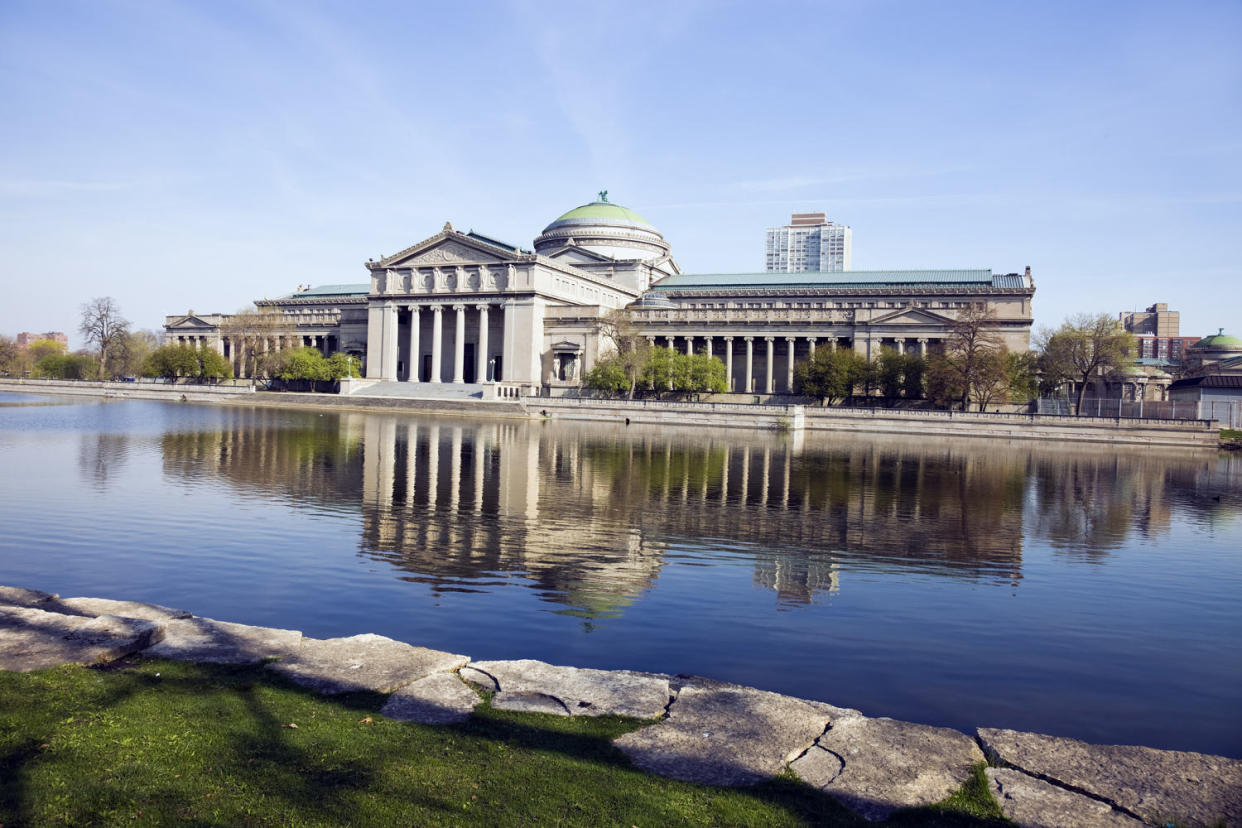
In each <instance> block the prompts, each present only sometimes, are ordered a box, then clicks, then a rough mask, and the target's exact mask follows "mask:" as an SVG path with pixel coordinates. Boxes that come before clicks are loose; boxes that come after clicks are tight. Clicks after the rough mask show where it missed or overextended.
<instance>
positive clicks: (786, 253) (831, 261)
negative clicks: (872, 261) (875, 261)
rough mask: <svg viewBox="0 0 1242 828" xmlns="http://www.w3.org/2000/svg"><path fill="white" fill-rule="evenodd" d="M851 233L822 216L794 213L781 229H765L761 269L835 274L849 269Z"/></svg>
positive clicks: (844, 227) (778, 271)
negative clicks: (765, 238) (765, 237)
mask: <svg viewBox="0 0 1242 828" xmlns="http://www.w3.org/2000/svg"><path fill="white" fill-rule="evenodd" d="M852 244H853V231H852V230H851V229H850V228H849V227H847V226H845V225H844V224H834V223H833V222H831V221H828V216H827V215H826V214H824V213H794V214H793V217H792V218H791V219H790V222H789V224H787V225H785V226H784V227H769V228H768V231H767V244H766V246H765V253H764V270H767V271H770V272H777V273H839V272H841V271H843V270H849V269H850V261H851V257H852V255H853V254H852V249H851V248H852Z"/></svg>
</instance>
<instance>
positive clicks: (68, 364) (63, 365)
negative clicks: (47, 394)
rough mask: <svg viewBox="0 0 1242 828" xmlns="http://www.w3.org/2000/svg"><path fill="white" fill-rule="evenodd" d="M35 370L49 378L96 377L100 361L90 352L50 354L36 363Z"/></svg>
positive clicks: (38, 374)
mask: <svg viewBox="0 0 1242 828" xmlns="http://www.w3.org/2000/svg"><path fill="white" fill-rule="evenodd" d="M34 372H35V374H36V375H37V376H40V377H47V378H49V379H71V380H85V379H95V378H96V377H98V376H99V363H97V362H96V361H95V358H94V357H93V356H91V355H90V354H48V355H47V356H45V357H43V358H42V359H40V360H39V361H38V362H36V363H35V366H34Z"/></svg>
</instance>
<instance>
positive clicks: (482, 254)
mask: <svg viewBox="0 0 1242 828" xmlns="http://www.w3.org/2000/svg"><path fill="white" fill-rule="evenodd" d="M511 258H512V257H511ZM509 260H510V259H506V258H505V257H504V256H503V255H501V254H500V253H499V251H497V250H496V249H494V248H492V247H490V246H489V245H486V244H483V243H481V242H476V241H474V240H473V239H470V238H469V237H468V236H465V235H463V234H461V233H456V232H454V231H446V232H444V233H440V234H439V235H437V236H433V237H432V238H430V239H428V240H427V241H425V242H420V243H419V244H416V245H414V246H413V247H409V248H407V249H405V250H402V251H401V252H400V253H397V254H396V255H394V256H389V257H388V258H386V259H384V260H383V261H382V262H380V265H381V266H383V267H386V268H399V267H420V266H439V265H468V264H497V263H500V262H504V261H509Z"/></svg>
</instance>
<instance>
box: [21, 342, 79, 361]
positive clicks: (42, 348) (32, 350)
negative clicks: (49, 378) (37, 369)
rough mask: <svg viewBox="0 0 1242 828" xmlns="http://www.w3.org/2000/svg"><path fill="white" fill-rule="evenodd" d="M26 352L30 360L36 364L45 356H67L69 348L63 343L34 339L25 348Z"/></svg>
mask: <svg viewBox="0 0 1242 828" xmlns="http://www.w3.org/2000/svg"><path fill="white" fill-rule="evenodd" d="M26 352H27V353H29V354H30V358H31V359H32V360H34V361H35V362H38V361H39V360H41V359H43V358H44V357H45V356H52V355H53V354H67V353H69V348H68V347H67V346H66V345H65V343H63V342H57V341H56V340H55V339H36V340H35V341H34V342H31V343H30V344H29V345H27V346H26Z"/></svg>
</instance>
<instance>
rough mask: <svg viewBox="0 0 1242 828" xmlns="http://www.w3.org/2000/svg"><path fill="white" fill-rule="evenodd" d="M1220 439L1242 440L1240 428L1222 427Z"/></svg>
mask: <svg viewBox="0 0 1242 828" xmlns="http://www.w3.org/2000/svg"><path fill="white" fill-rule="evenodd" d="M1220 439H1222V440H1242V430H1240V429H1236V428H1222V429H1221V430H1220Z"/></svg>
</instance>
